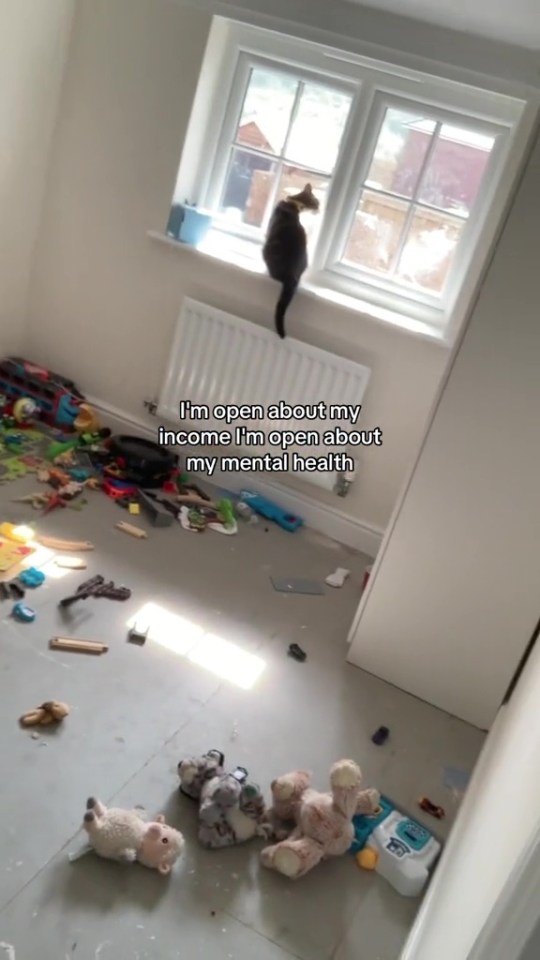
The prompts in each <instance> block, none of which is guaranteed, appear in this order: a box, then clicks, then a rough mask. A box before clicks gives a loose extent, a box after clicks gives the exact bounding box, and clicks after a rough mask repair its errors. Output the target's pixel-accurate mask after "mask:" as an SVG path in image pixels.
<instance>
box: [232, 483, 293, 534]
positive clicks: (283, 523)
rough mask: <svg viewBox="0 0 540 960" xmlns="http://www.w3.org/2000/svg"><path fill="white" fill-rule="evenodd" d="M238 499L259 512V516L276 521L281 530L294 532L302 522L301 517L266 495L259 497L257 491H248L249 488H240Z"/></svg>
mask: <svg viewBox="0 0 540 960" xmlns="http://www.w3.org/2000/svg"><path fill="white" fill-rule="evenodd" d="M240 499H241V500H243V501H244V503H247V504H249V506H250V507H251V508H252V510H255V512H256V513H259V514H260V515H261V517H265V518H266V519H267V520H273V521H274V523H277V524H278V526H280V527H282V528H283V530H288V531H289V533H294V531H295V530H298V528H299V527H301V526H302V524H303V522H304V521H303V520H302V518H301V517H296V516H294V514H292V513H289V512H288V511H287V510H283V509H282V508H281V507H278V506H277V505H276V504H275V503H272V501H271V500H267V499H266V497H261V496H259V494H257V493H250V492H249V490H242V492H241V494H240Z"/></svg>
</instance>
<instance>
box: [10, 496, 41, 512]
mask: <svg viewBox="0 0 540 960" xmlns="http://www.w3.org/2000/svg"><path fill="white" fill-rule="evenodd" d="M49 497H50V494H48V493H29V494H28V496H26V497H17V498H16V499H15V500H14V501H13V503H29V504H30V506H31V507H33V509H34V510H40V509H41V508H42V507H45V506H47V503H48V502H49Z"/></svg>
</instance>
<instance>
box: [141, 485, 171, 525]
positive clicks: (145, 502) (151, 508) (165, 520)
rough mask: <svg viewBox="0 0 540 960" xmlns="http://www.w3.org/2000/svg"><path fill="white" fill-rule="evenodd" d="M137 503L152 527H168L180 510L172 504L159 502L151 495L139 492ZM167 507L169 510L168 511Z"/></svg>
mask: <svg viewBox="0 0 540 960" xmlns="http://www.w3.org/2000/svg"><path fill="white" fill-rule="evenodd" d="M139 503H140V505H141V507H142V508H143V510H144V512H145V513H146V515H147V516H148V518H149V520H150V523H151V524H152V526H153V527H170V526H172V524H173V523H174V520H175V517H177V516H178V514H179V512H180V510H179V507H176V506H175V505H174V504H172V503H171V504H169V503H168V502H167V501H164V500H161V499H160V498H159V497H158V496H156V495H155V494H152V493H146V492H145V491H143V490H139ZM169 507H170V508H171V509H169Z"/></svg>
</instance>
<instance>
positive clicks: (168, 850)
mask: <svg viewBox="0 0 540 960" xmlns="http://www.w3.org/2000/svg"><path fill="white" fill-rule="evenodd" d="M83 826H84V829H85V830H86V832H87V834H88V837H89V842H90V846H91V847H92V848H93V849H94V850H95V852H96V853H97V854H99V856H100V857H106V858H107V859H108V860H125V861H128V862H130V863H133V862H134V861H137V862H138V863H142V865H143V866H144V867H150V868H151V869H153V870H159V872H160V873H163V874H166V873H170V871H171V867H172V866H173V864H174V863H176V861H177V860H178V857H179V856H180V854H181V853H182V851H183V849H184V838H183V836H182V834H181V833H180V832H179V831H178V830H175V829H174V828H173V827H169V826H168V825H167V824H166V823H165V817H163V816H162V815H161V814H160V815H159V816H158V817H156V819H155V820H154V821H153V822H152V823H146V822H145V821H144V819H143V817H142V814H141V813H140V812H139V811H138V810H122V809H120V808H119V807H110V808H109V809H107V807H106V806H105V805H104V804H103V803H101V801H100V800H95V799H94V797H90V799H89V800H88V801H87V803H86V813H85V815H84V821H83Z"/></svg>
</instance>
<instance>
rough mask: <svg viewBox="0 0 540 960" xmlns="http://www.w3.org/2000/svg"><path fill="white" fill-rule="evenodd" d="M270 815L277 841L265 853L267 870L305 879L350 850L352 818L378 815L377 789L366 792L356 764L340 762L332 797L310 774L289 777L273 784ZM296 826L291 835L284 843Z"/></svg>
mask: <svg viewBox="0 0 540 960" xmlns="http://www.w3.org/2000/svg"><path fill="white" fill-rule="evenodd" d="M272 798H273V806H272V809H271V811H270V814H271V820H272V823H273V829H274V836H277V837H278V842H277V843H275V844H273V845H272V846H269V847H265V849H264V850H262V851H261V861H262V864H263V866H265V867H269V868H270V869H273V870H277V872H278V873H282V874H283V875H284V876H286V877H291V878H293V879H296V878H298V877H303V876H304V875H305V874H306V873H308V871H309V870H312V869H313V867H315V866H316V865H317V864H318V863H320V862H321V860H325V859H327V858H328V857H337V856H341V855H342V854H344V853H346V852H347V850H349V848H350V846H351V844H352V842H353V839H354V828H353V824H352V818H353V817H354V816H355V814H357V813H364V814H372V813H374V812H375V811H376V810H377V808H378V806H379V801H380V795H379V793H378V791H377V790H363V789H362V773H361V770H360V767H359V766H358V765H357V764H356V763H355V762H354V761H353V760H340V761H339V762H338V763H336V764H334V766H333V767H332V769H331V771H330V792H328V793H319V792H318V791H317V790H313V789H312V787H311V785H310V775H309V773H308V772H307V771H305V770H298V771H295V772H294V773H289V774H285V776H283V777H279V778H278V779H277V780H274V781H273V783H272ZM290 823H293V825H294V826H293V829H292V832H290V833H289V835H288V836H287V837H286V838H285V839H279V838H280V837H282V836H283V833H284V832H286V830H287V825H288V824H290Z"/></svg>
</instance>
